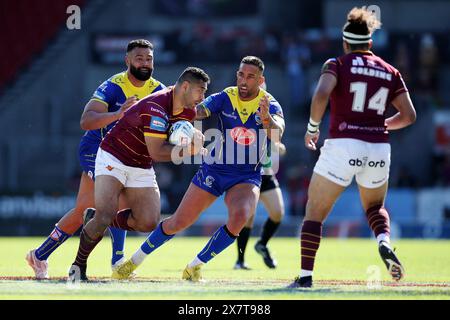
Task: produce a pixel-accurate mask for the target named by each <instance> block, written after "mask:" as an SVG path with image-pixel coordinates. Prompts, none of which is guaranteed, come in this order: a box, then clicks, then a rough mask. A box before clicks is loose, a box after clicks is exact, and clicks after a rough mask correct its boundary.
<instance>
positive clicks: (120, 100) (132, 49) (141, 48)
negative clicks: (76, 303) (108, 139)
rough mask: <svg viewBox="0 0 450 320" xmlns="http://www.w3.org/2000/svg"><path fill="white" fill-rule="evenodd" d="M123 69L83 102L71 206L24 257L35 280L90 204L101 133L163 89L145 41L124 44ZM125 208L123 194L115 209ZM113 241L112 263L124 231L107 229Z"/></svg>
mask: <svg viewBox="0 0 450 320" xmlns="http://www.w3.org/2000/svg"><path fill="white" fill-rule="evenodd" d="M125 63H126V65H127V70H126V71H124V72H121V73H119V74H116V75H114V76H112V77H111V78H109V79H108V80H106V81H105V82H103V83H102V84H101V85H100V86H99V87H98V88H97V90H96V91H95V92H94V94H93V96H92V98H91V99H90V100H89V102H88V103H87V104H86V106H85V108H84V111H83V114H82V115H81V120H80V125H81V128H82V129H83V130H87V131H86V133H85V134H84V135H83V137H82V138H81V142H80V146H79V159H80V164H81V167H82V169H83V172H82V174H81V180H80V186H79V190H78V196H77V199H76V203H75V208H73V209H71V210H69V211H68V212H67V213H66V214H65V215H64V216H63V217H62V218H61V219H60V220H59V221H58V223H57V224H56V225H55V228H54V229H53V231H52V232H51V233H50V235H49V236H48V238H47V239H46V240H45V241H44V242H43V243H42V244H41V245H40V246H39V247H38V248H36V249H33V250H31V251H30V252H29V253H28V254H27V256H26V260H27V262H28V264H29V265H30V266H31V267H32V268H33V271H34V273H35V276H36V278H37V279H46V278H48V262H47V259H48V258H49V256H50V255H51V254H52V253H53V252H54V251H55V250H56V249H57V248H58V247H59V246H60V245H61V244H62V243H63V242H64V241H66V240H67V239H68V238H70V237H71V236H72V235H73V234H74V233H75V232H76V231H77V230H78V229H79V228H80V226H81V225H82V223H83V212H84V211H85V210H86V209H87V208H89V207H93V206H94V175H95V168H94V163H95V157H96V154H97V149H98V147H99V145H100V142H101V141H102V139H103V137H104V136H105V134H106V133H107V132H108V131H109V129H111V127H112V126H113V125H114V124H115V123H116V121H117V120H118V119H120V118H121V117H122V116H123V113H124V112H125V110H127V109H128V108H129V107H130V106H131V105H133V104H134V103H136V101H138V100H139V99H142V98H144V97H145V96H147V95H149V94H151V93H152V92H156V91H158V90H161V89H163V88H165V86H164V85H163V84H162V83H161V82H159V81H158V80H155V79H154V78H152V73H153V45H152V43H151V42H149V41H148V40H144V39H138V40H133V41H131V42H129V43H128V46H127V52H126V56H125ZM125 208H127V205H126V203H125V202H124V199H123V197H121V203H120V205H119V209H125ZM110 231H111V238H112V240H113V257H112V262H111V264H112V266H113V269H114V267H117V265H118V264H120V263H121V262H123V246H124V241H125V235H126V231H123V230H120V229H116V228H110Z"/></svg>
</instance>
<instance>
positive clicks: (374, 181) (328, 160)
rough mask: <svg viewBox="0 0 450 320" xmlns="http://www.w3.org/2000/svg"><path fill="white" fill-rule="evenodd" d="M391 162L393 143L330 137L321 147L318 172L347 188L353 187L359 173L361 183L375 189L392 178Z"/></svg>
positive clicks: (316, 169)
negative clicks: (390, 175)
mask: <svg viewBox="0 0 450 320" xmlns="http://www.w3.org/2000/svg"><path fill="white" fill-rule="evenodd" d="M390 164H391V146H390V144H389V143H370V142H365V141H362V140H357V139H347V138H339V139H327V140H325V143H324V145H323V147H322V148H320V157H319V160H318V161H317V163H316V166H315V167H314V172H315V173H317V174H319V175H321V176H323V177H325V178H327V179H328V180H330V181H332V182H334V183H336V184H338V185H341V186H343V187H347V186H349V185H350V184H351V183H352V180H353V176H355V175H356V182H357V183H358V184H359V185H360V186H362V187H364V188H369V189H373V188H378V187H380V186H382V185H383V184H384V183H385V182H386V181H388V178H389V167H390Z"/></svg>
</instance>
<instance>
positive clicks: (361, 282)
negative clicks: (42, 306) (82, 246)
mask: <svg viewBox="0 0 450 320" xmlns="http://www.w3.org/2000/svg"><path fill="white" fill-rule="evenodd" d="M143 240H144V238H142V237H129V238H128V239H127V243H126V253H127V254H128V256H129V255H130V254H132V253H133V252H134V251H135V250H136V249H137V248H138V247H139V245H140V243H141V242H142V241H143ZM207 240H208V239H207V238H200V237H196V238H189V237H181V236H179V237H176V238H174V239H173V240H172V241H170V242H169V243H167V244H165V245H164V246H163V247H161V248H159V249H158V250H157V251H155V252H154V253H153V254H152V255H151V256H149V257H148V258H147V260H146V261H145V262H144V264H143V265H141V266H140V267H139V268H138V269H137V270H136V271H137V273H138V278H136V279H135V280H132V281H122V282H118V281H112V280H110V279H109V276H110V266H109V262H110V255H111V253H110V250H111V249H110V248H111V244H110V240H109V239H108V237H105V238H104V239H103V241H102V242H101V243H100V244H99V245H98V247H97V248H96V249H95V250H94V252H93V254H92V255H91V257H90V260H89V265H88V276H89V277H90V278H91V279H92V280H94V281H92V283H82V284H80V285H79V286H77V285H75V286H74V285H69V284H67V283H66V282H65V280H64V277H65V276H66V274H67V270H68V268H69V266H70V264H71V262H72V261H73V259H74V257H75V254H76V250H77V248H78V242H79V240H78V237H75V238H72V239H69V240H68V241H67V242H66V243H64V244H63V245H62V246H61V247H60V248H59V249H58V250H57V251H56V252H55V253H54V254H53V255H52V256H50V259H49V266H50V269H49V270H50V277H51V279H50V280H46V281H36V280H33V278H32V276H33V272H32V270H31V268H30V267H29V266H28V265H27V263H26V261H25V259H24V257H25V255H26V253H27V252H28V250H30V249H31V248H34V247H36V246H37V245H39V244H40V243H41V242H42V241H43V238H0V257H1V259H0V299H45V300H48V299H154V300H157V299H171V300H178V299H191V300H192V299H193V300H202V299H213V300H216V299H237V300H253V299H258V300H260V299H261V300H267V299H269V300H272V299H283V300H297V299H450V241H448V240H399V241H395V242H394V246H395V247H397V253H398V255H399V257H400V259H401V260H402V263H403V264H404V266H405V268H406V277H405V278H404V279H403V280H402V281H400V282H398V283H397V282H393V281H391V279H390V277H389V275H388V273H387V271H386V269H385V267H384V264H383V263H382V261H381V259H380V257H379V255H378V251H377V246H376V242H375V241H374V240H371V239H332V238H324V239H323V240H322V243H321V247H320V250H319V251H318V254H317V259H316V266H315V269H316V270H315V276H314V280H315V286H314V288H313V289H303V290H298V289H297V290H289V289H286V288H285V287H286V285H288V284H289V283H290V282H291V281H292V280H293V279H294V277H295V276H296V275H297V274H298V272H299V267H300V249H299V240H298V239H296V238H274V239H272V240H271V242H270V243H269V245H270V248H271V250H272V252H273V255H274V256H275V257H276V259H277V261H278V267H277V268H276V269H274V270H272V269H268V268H266V267H265V265H264V264H263V262H262V259H261V257H260V256H259V255H258V254H257V253H256V252H255V251H254V249H253V245H254V244H255V241H256V238H251V239H250V241H249V245H248V248H247V253H246V258H247V262H248V264H249V265H250V266H251V267H252V270H250V271H245V270H233V269H232V268H233V265H234V262H235V259H236V251H237V250H236V245H235V244H234V245H233V246H232V247H230V248H228V249H227V250H225V251H224V252H222V253H221V254H220V255H218V256H217V257H215V258H214V259H213V260H211V261H210V262H209V263H208V264H207V265H206V266H204V267H203V277H204V279H205V281H204V282H202V283H189V282H185V281H183V280H181V273H182V270H183V269H184V267H185V265H186V264H187V263H188V262H190V261H191V260H192V259H193V257H194V256H195V254H197V253H198V252H199V251H200V250H201V249H202V248H203V246H204V245H205V244H206V242H207Z"/></svg>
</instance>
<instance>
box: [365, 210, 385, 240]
mask: <svg viewBox="0 0 450 320" xmlns="http://www.w3.org/2000/svg"><path fill="white" fill-rule="evenodd" d="M366 216H367V222H368V223H369V226H370V229H372V231H373V233H374V234H375V237H377V236H378V235H379V234H380V233H386V234H387V235H388V236H389V234H390V233H391V229H390V227H389V224H390V221H389V213H388V212H387V211H386V209H385V208H383V207H382V206H381V205H376V206H373V207H371V208H369V209H368V210H367V212H366Z"/></svg>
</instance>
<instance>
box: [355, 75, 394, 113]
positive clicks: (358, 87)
mask: <svg viewBox="0 0 450 320" xmlns="http://www.w3.org/2000/svg"><path fill="white" fill-rule="evenodd" d="M366 91H367V83H365V82H352V83H350V92H352V93H354V95H353V104H352V111H355V112H364V104H365V101H366ZM388 94H389V89H388V88H385V87H381V88H380V89H378V91H377V92H375V94H374V95H373V96H372V97H371V98H370V99H369V104H368V106H367V108H369V109H370V110H376V111H377V114H378V115H382V114H384V110H386V100H387V97H388Z"/></svg>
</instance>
